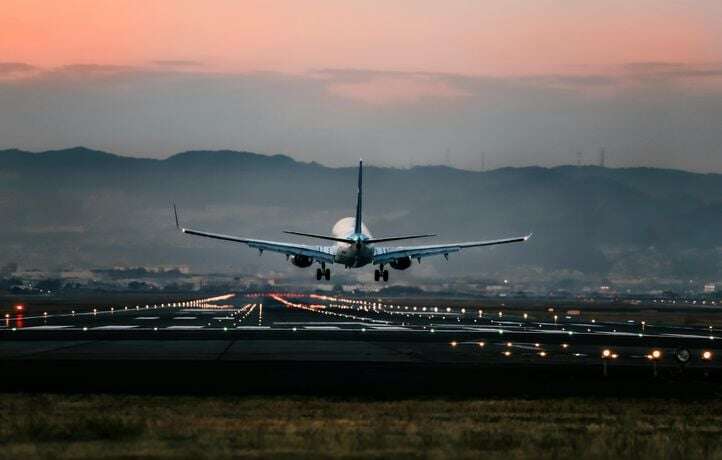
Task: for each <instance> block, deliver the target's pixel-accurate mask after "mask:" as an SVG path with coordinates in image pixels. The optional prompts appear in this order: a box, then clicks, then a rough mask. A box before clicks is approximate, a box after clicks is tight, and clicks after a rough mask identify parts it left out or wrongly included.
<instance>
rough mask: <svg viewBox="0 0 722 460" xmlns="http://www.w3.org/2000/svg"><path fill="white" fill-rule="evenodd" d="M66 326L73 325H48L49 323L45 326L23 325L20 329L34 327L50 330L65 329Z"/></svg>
mask: <svg viewBox="0 0 722 460" xmlns="http://www.w3.org/2000/svg"><path fill="white" fill-rule="evenodd" d="M66 327H73V326H49V325H47V326H28V327H23V328H21V329H25V330H27V329H35V330H39V329H45V330H52V329H65V328H66Z"/></svg>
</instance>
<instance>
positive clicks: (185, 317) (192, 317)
mask: <svg viewBox="0 0 722 460" xmlns="http://www.w3.org/2000/svg"><path fill="white" fill-rule="evenodd" d="M173 319H198V318H197V317H195V316H176V317H175V318H173Z"/></svg>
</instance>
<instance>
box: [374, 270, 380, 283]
mask: <svg viewBox="0 0 722 460" xmlns="http://www.w3.org/2000/svg"><path fill="white" fill-rule="evenodd" d="M380 279H381V273H380V272H379V271H378V270H374V281H378V280H380Z"/></svg>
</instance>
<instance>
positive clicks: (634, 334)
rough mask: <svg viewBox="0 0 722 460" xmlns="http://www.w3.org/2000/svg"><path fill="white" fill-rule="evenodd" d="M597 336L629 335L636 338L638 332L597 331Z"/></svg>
mask: <svg viewBox="0 0 722 460" xmlns="http://www.w3.org/2000/svg"><path fill="white" fill-rule="evenodd" d="M596 333H597V334H605V335H629V336H634V337H637V336H639V333H638V332H610V331H597V332H596Z"/></svg>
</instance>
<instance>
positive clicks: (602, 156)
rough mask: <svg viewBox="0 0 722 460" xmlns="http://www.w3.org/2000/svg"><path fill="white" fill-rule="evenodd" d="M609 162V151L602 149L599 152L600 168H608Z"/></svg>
mask: <svg viewBox="0 0 722 460" xmlns="http://www.w3.org/2000/svg"><path fill="white" fill-rule="evenodd" d="M606 162H607V151H606V150H604V147H602V148H601V149H600V150H599V167H601V168H604V167H606Z"/></svg>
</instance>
